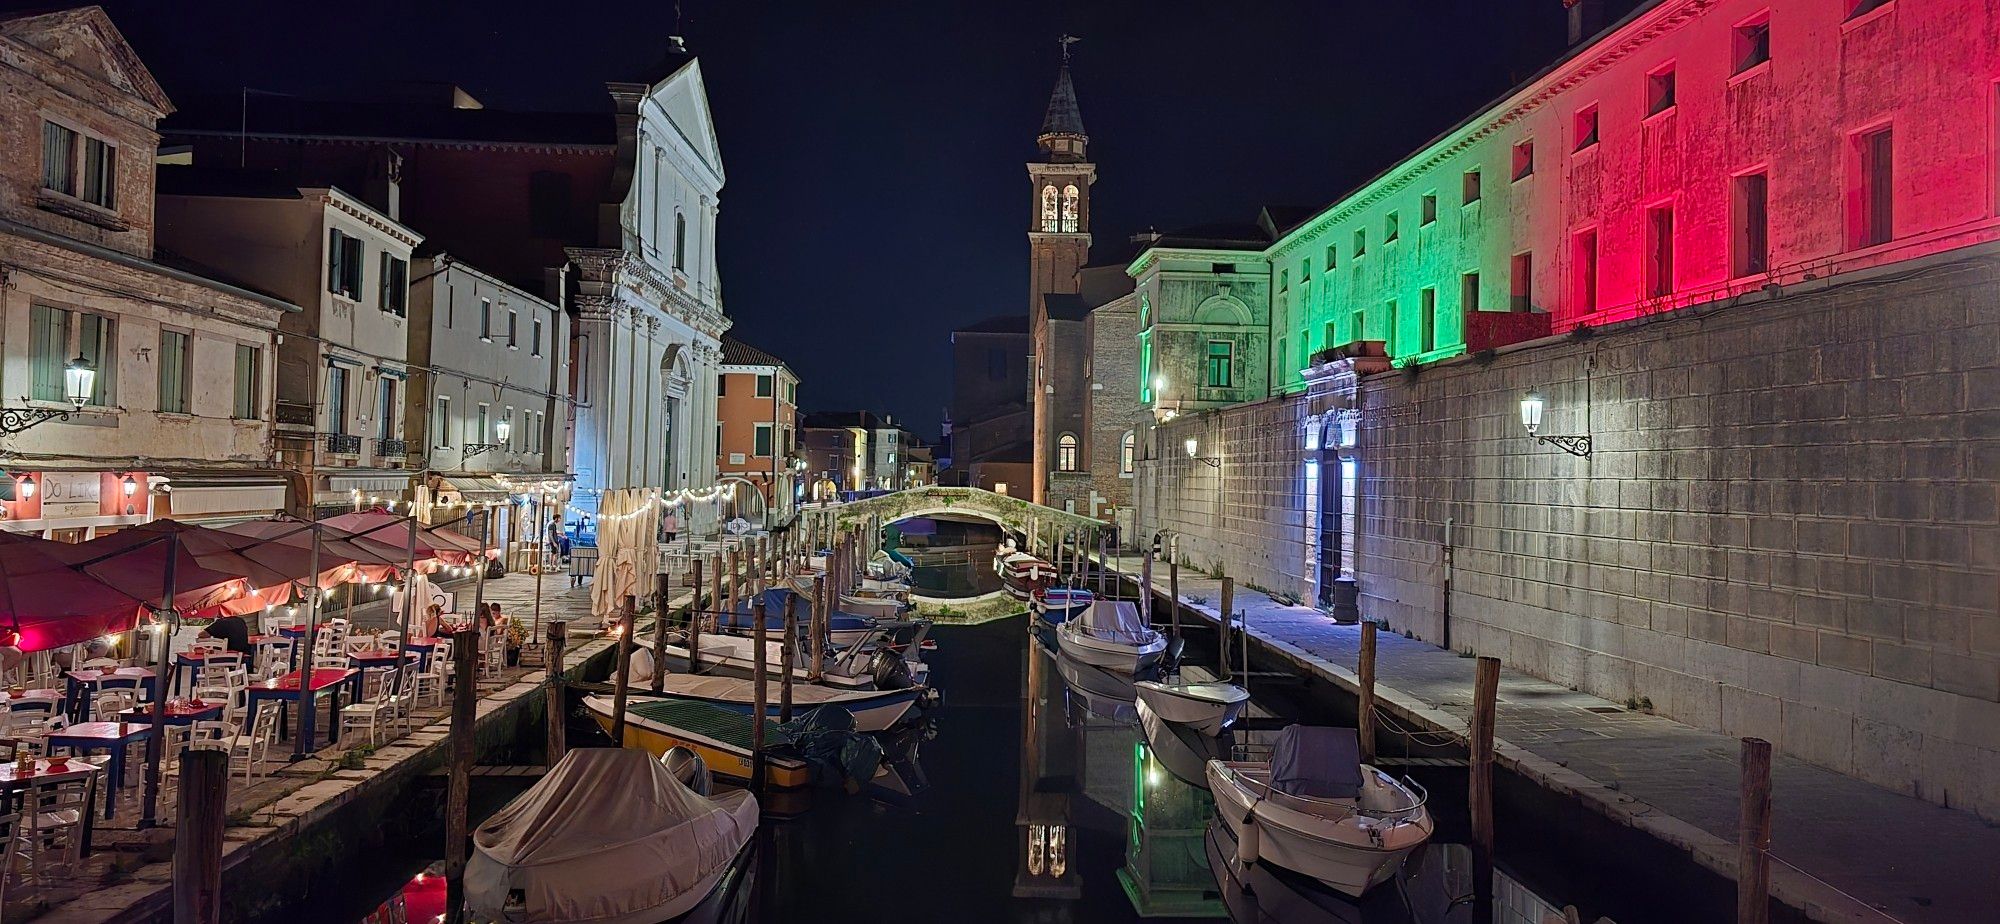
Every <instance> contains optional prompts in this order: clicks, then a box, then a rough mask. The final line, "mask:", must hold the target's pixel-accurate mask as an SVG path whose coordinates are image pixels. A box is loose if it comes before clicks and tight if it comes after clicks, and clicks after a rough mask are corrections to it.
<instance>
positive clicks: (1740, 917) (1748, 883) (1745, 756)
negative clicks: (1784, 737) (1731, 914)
mask: <svg viewBox="0 0 2000 924" xmlns="http://www.w3.org/2000/svg"><path fill="white" fill-rule="evenodd" d="M1742 766H1743V776H1742V780H1741V782H1740V784H1739V787H1738V800H1739V807H1738V810H1737V822H1736V924H1765V922H1767V921H1769V920H1770V919H1771V854H1770V850H1771V742H1769V741H1765V740H1764V739H1762V738H1744V739H1743V751H1742Z"/></svg>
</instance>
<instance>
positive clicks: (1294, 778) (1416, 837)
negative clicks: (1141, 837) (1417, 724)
mask: <svg viewBox="0 0 2000 924" xmlns="http://www.w3.org/2000/svg"><path fill="white" fill-rule="evenodd" d="M1360 754H1361V750H1360V743H1359V741H1358V740H1357V739H1356V737H1355V732H1354V729H1351V728H1319V727H1309V726H1303V725H1294V726H1291V727H1289V728H1286V729H1285V730H1284V731H1282V732H1280V733H1279V735H1278V739H1277V742H1276V745H1275V746H1274V747H1273V748H1272V752H1271V759H1270V761H1268V762H1263V761H1222V760H1212V761H1209V763H1208V774H1207V775H1208V788H1209V791H1210V792H1211V793H1213V794H1214V796H1215V811H1216V814H1217V815H1218V816H1219V817H1220V818H1221V819H1222V820H1223V822H1224V823H1225V824H1227V825H1228V826H1229V830H1230V833H1231V834H1233V835H1234V837H1235V840H1236V845H1235V851H1234V856H1233V857H1231V861H1232V862H1234V863H1236V864H1237V865H1238V866H1239V867H1241V866H1243V865H1246V864H1252V863H1270V864H1273V865H1276V866H1280V867H1283V868H1285V869H1288V870H1291V871H1293V872H1295V873H1299V874H1301V875H1304V876H1307V877H1310V878H1312V879H1316V880H1318V881H1320V882H1322V883H1325V884H1326V885H1327V886H1329V887H1331V888H1333V889H1335V890H1337V891H1340V892H1342V893H1345V894H1347V895H1355V896H1358V895H1361V894H1362V893H1364V892H1366V891H1368V889H1370V888H1371V887H1373V886H1375V885H1377V884H1379V883H1381V882H1383V881H1384V880H1386V879H1388V878H1389V877H1390V876H1393V875H1395V873H1396V870H1397V869H1399V868H1400V867H1401V866H1402V863H1403V860H1404V858H1406V857H1408V856H1409V855H1410V853H1411V851H1414V850H1416V849H1417V848H1418V847H1421V846H1423V844H1424V843H1425V842H1426V841H1428V840H1430V836H1431V831H1432V827H1433V826H1432V821H1431V817H1430V813H1429V811H1428V810H1427V809H1426V808H1425V807H1424V802H1425V800H1426V798H1427V795H1426V794H1425V793H1424V791H1423V787H1421V786H1418V785H1417V784H1416V783H1415V782H1414V781H1408V780H1404V781H1399V780H1397V779H1395V778H1394V777H1391V776H1390V775H1389V774H1387V773H1384V772H1382V771H1380V770H1378V769H1376V768H1374V767H1371V766H1368V765H1366V764H1363V763H1362V762H1361V757H1360Z"/></svg>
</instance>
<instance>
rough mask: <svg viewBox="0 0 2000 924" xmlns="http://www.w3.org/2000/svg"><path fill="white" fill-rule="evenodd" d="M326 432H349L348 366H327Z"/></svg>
mask: <svg viewBox="0 0 2000 924" xmlns="http://www.w3.org/2000/svg"><path fill="white" fill-rule="evenodd" d="M326 432H328V433H346V432H347V367H346V366H328V367H326Z"/></svg>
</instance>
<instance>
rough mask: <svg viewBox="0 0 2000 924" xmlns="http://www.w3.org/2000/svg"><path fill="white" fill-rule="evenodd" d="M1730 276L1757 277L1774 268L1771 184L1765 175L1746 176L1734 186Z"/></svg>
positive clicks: (1730, 216)
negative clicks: (1772, 260)
mask: <svg viewBox="0 0 2000 924" xmlns="http://www.w3.org/2000/svg"><path fill="white" fill-rule="evenodd" d="M1731 192H1732V195H1731V197H1730V207H1729V213H1730V215H1729V219H1730V224H1731V226H1733V228H1734V229H1735V233H1734V234H1732V235H1731V236H1730V237H1731V247H1730V275H1731V276H1738V277H1741V276H1754V275H1758V274H1760V273H1766V272H1770V269H1771V219H1770V212H1769V208H1770V185H1769V180H1768V178H1767V177H1766V175H1765V174H1763V173H1746V174H1744V175H1742V176H1739V177H1737V178H1736V179H1735V181H1734V182H1733V183H1732V184H1731Z"/></svg>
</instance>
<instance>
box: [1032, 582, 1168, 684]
mask: <svg viewBox="0 0 2000 924" xmlns="http://www.w3.org/2000/svg"><path fill="white" fill-rule="evenodd" d="M1056 644H1057V645H1058V646H1060V647H1061V648H1062V652H1063V654H1066V655H1069V656H1070V657H1072V658H1075V659H1076V660H1078V661H1082V662H1083V663H1085V664H1092V665H1096V666H1098V667H1101V668H1104V669H1106V670H1111V671H1117V672H1119V673H1121V674H1138V673H1141V672H1143V671H1145V670H1147V669H1149V668H1151V667H1152V666H1153V665H1155V664H1157V663H1158V662H1159V660H1160V656H1161V655H1163V654H1165V653H1166V650H1167V639H1166V637H1165V636H1163V635H1161V634H1160V633H1159V632H1158V631H1155V630H1154V629H1153V627H1152V626H1149V625H1146V622H1145V620H1143V619H1141V618H1140V617H1139V608H1138V606H1137V605H1136V604H1133V603H1131V602H1130V601H1126V600H1095V601H1092V602H1091V604H1090V605H1089V606H1087V607H1084V610H1083V613H1082V614H1081V615H1079V616H1077V617H1076V618H1074V619H1071V620H1068V621H1066V622H1064V623H1063V624H1062V625H1060V626H1057V627H1056Z"/></svg>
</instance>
